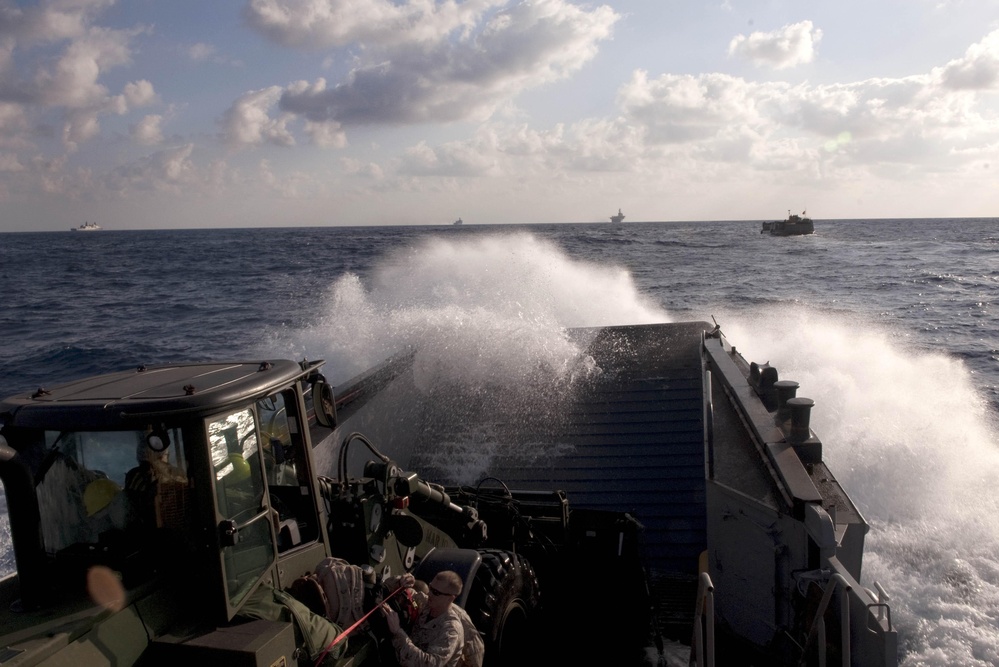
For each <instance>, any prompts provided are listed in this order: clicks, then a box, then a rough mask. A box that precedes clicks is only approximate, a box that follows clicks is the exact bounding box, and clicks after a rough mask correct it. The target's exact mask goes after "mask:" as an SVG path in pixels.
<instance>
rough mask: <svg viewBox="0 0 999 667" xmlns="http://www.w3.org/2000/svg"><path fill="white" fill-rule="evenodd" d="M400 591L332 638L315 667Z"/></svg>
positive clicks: (391, 594)
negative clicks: (342, 640)
mask: <svg viewBox="0 0 999 667" xmlns="http://www.w3.org/2000/svg"><path fill="white" fill-rule="evenodd" d="M402 589H403V587H402V586H400V587H399V588H397V589H395V590H394V591H392V592H391V593H389V596H388V597H387V598H385V599H384V600H382V602H381V604H376V605H375V606H374V608H373V609H372V610H371V611H369V612H368V613H367V614H365V615H364V616H362V617H361V618H359V619H357V621H355V622H354V624H353V625H352V626H350V627H349V628H347V629H346V630H344V631H343V632H341V633H340V634H338V635H337V636H336V637H334V638H333V641H331V642H330V643H329V646H327V647H326V648H325V649H323V652H322V653H321V654H320V655H319V657H318V658H316V662H315V667H319V665H320V664H322V662H323V660H324V659H325V658H326V656H327V655H328V654H329V652H330V649H332V648H333V647H334V646H336V645H337V644H339V643H340V640H341V639H344V638H345V637H346V636H347V635H349V634H350V633H351V632H353V631H354V630H355V629H357V626H359V625H360V624H361V623H364V621H366V620H368V616H371V615H372V614H373V613H375V611H377V610H378V608H379V607H381V606H382V604H384V603H386V602H388V601H389V600H391V599H392V598H393V597H394V596H395V594H396V593H398V592H399V591H401V590H402Z"/></svg>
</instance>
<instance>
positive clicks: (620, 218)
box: [610, 209, 624, 224]
mask: <svg viewBox="0 0 999 667" xmlns="http://www.w3.org/2000/svg"><path fill="white" fill-rule="evenodd" d="M623 220H624V213H621V209H618V210H617V215H612V216H611V217H610V221H611V222H613V223H615V224H617V223H619V222H621V221H623Z"/></svg>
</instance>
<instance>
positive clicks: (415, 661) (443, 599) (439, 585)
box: [382, 570, 483, 667]
mask: <svg viewBox="0 0 999 667" xmlns="http://www.w3.org/2000/svg"><path fill="white" fill-rule="evenodd" d="M461 586H462V582H461V577H460V576H458V574H457V573H456V572H453V571H451V570H443V571H442V572H438V573H437V575H436V576H435V577H434V578H433V580H431V582H430V585H429V587H428V589H429V590H428V598H427V603H426V604H425V605H423V606H422V607H421V608H420V612H419V616H417V618H416V622H415V623H414V624H413V628H412V630H411V632H410V634H409V635H407V634H406V632H405V631H404V630H403V629H402V627H401V624H400V622H399V615H398V614H397V613H396V612H395V611H394V610H392V609H391V608H390V607H389V606H388V605H382V613H383V614H384V615H385V620H386V623H387V625H388V629H389V632H390V633H391V634H392V646H393V648H394V649H395V655H396V659H397V660H398V661H399V665H400V666H401V667H460V666H462V665H481V664H482V657H483V656H482V640H481V638H480V637H479V636H478V632H476V631H475V629H474V626H473V625H472V623H471V620H470V619H469V618H468V614H467V613H465V610H464V609H462V608H461V607H459V606H458V605H456V604H454V600H455V598H456V597H457V596H458V595H460V594H461ZM466 629H467V634H469V635H474V636H470V637H466V636H465V635H466Z"/></svg>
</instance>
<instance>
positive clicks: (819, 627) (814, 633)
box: [798, 573, 853, 667]
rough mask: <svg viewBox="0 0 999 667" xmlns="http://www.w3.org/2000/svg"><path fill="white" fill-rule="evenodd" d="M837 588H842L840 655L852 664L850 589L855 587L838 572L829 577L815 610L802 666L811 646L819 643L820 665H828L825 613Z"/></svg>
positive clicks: (823, 666)
mask: <svg viewBox="0 0 999 667" xmlns="http://www.w3.org/2000/svg"><path fill="white" fill-rule="evenodd" d="M837 588H839V589H840V601H839V627H840V639H841V641H840V655H841V658H842V664H844V665H849V664H850V632H849V629H850V591H851V590H853V587H852V586H851V585H850V582H848V581H847V580H846V579H845V578H844V577H843V575H841V574H839V573H836V574H833V575H832V576H831V577H829V581H828V583H826V587H825V590H823V591H822V600H821V601H820V602H819V606H818V608H817V609H816V610H815V620H813V621H812V627H811V629H810V630H809V631H808V640H807V641H806V643H805V651H804V653H803V655H802V656H801V662H799V663H798V664H799V665H801V666H803V665H805V660H806V658H807V656H808V652H809V651H810V650H811V647H812V646H814V645H815V644H816V643H817V644H818V646H819V655H818V659H819V667H826V654H827V653H828V651H829V646H828V644H827V643H826V619H825V615H826V609H828V608H829V602H830V600H832V596H833V593H834V592H835V591H836V589H837Z"/></svg>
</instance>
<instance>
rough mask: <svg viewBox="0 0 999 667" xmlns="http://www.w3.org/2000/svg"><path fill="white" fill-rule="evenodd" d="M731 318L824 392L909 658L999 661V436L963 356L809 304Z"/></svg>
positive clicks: (832, 460) (827, 429)
mask: <svg viewBox="0 0 999 667" xmlns="http://www.w3.org/2000/svg"><path fill="white" fill-rule="evenodd" d="M719 321H720V322H721V323H722V329H723V331H724V332H725V333H726V334H727V335H728V336H729V337H730V339H731V340H733V341H738V343H739V347H740V350H741V351H742V353H743V354H744V355H745V356H746V358H747V359H750V360H753V361H759V362H763V361H769V362H770V363H771V365H773V366H775V367H776V368H777V369H778V372H779V373H780V377H781V378H782V379H790V380H795V381H797V382H798V383H799V385H800V387H799V389H798V395H799V396H806V397H808V398H812V399H813V400H815V408H814V409H813V410H812V422H811V423H812V427H813V429H814V430H815V432H816V433H817V434H818V435H819V438H820V439H821V440H822V442H823V456H824V458H825V460H826V462H827V463H828V464H829V466H830V468H831V469H832V471H833V472H834V474H836V476H837V478H838V479H839V480H840V482H841V483H842V484H843V486H844V488H845V489H846V490H847V492H848V493H849V494H850V495H851V497H852V498H853V500H854V501H855V502H856V503H857V505H858V507H859V508H860V510H861V512H862V513H863V514H864V516H865V518H866V519H867V520H868V521H869V522H870V524H871V532H870V533H869V534H868V536H867V541H866V555H865V561H864V562H865V564H864V571H863V577H862V580H863V582H864V583H865V585H867V586H869V587H873V582H875V581H877V582H879V583H880V584H881V585H883V586H884V587H885V588H886V589H887V590H888V592H889V594H890V595H891V597H892V600H891V608H892V620H893V621H894V624H895V626H896V628H897V629H898V631H899V640H900V645H901V651H900V652H901V653H902V655H903V656H904V659H903V661H902V664H904V665H996V664H999V631H997V628H999V567H997V565H996V554H997V553H999V495H997V494H996V488H997V486H999V448H997V446H996V443H997V442H999V438H997V435H996V433H997V429H996V424H995V423H994V419H995V418H994V414H993V413H991V412H990V411H989V409H988V402H987V400H986V398H985V397H984V396H983V395H982V394H981V392H980V390H977V389H976V388H975V386H974V384H973V383H972V379H971V375H970V373H969V371H968V370H967V368H966V367H965V366H964V364H963V363H962V361H960V360H958V359H955V358H953V357H949V356H946V355H943V354H936V353H927V352H923V351H917V350H912V349H909V348H910V346H908V345H906V341H905V338H904V336H900V335H899V334H898V333H897V332H895V331H892V330H890V329H886V328H884V327H881V326H878V325H876V324H873V323H870V322H864V321H862V320H859V319H854V318H846V317H845V316H843V315H835V314H830V313H820V312H817V311H814V310H811V309H808V308H805V307H802V306H783V307H777V308H764V309H762V310H760V311H759V312H758V313H757V314H755V315H754V316H752V317H747V316H746V314H745V313H742V314H740V315H731V316H728V315H721V316H719Z"/></svg>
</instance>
